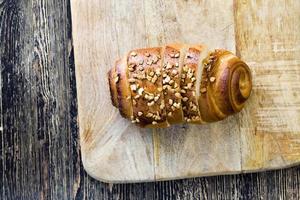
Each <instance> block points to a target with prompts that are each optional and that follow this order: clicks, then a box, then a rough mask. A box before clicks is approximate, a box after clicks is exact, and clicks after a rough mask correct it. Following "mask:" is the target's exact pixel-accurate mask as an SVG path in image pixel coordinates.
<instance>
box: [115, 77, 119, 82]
mask: <svg viewBox="0 0 300 200" xmlns="http://www.w3.org/2000/svg"><path fill="white" fill-rule="evenodd" d="M119 80H120V78H119V76H118V75H117V76H116V77H115V83H118V82H119Z"/></svg>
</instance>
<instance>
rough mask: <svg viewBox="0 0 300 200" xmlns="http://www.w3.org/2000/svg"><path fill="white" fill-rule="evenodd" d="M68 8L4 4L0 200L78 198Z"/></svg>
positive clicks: (0, 9) (0, 13)
mask: <svg viewBox="0 0 300 200" xmlns="http://www.w3.org/2000/svg"><path fill="white" fill-rule="evenodd" d="M69 10H70V8H69V3H68V1H59V2H57V1H43V0H42V1H40V0H32V1H0V25H1V27H0V30H1V31H0V38H1V41H0V46H1V48H0V51H1V52H0V57H1V63H0V67H1V76H2V78H1V80H2V81H1V82H2V87H1V91H2V108H3V109H2V114H1V116H2V117H3V129H4V131H3V132H2V131H1V137H0V138H1V151H0V152H1V153H0V154H1V156H0V160H1V162H0V166H1V167H0V168H1V172H0V174H1V179H0V180H1V184H0V185H1V186H0V188H1V196H2V197H4V198H1V199H67V198H72V197H74V196H75V195H76V191H77V184H78V181H79V171H78V170H80V168H78V166H79V159H80V157H79V154H78V153H79V150H78V149H79V146H78V145H77V142H76V140H74V138H75V139H76V133H77V132H76V118H73V117H76V113H74V111H71V109H74V104H71V99H74V98H75V94H76V93H73V92H70V89H71V81H75V79H74V76H72V73H73V71H74V64H73V61H72V60H73V54H72V52H71V50H72V40H71V24H70V15H69V14H70V12H69ZM73 91H75V90H73ZM75 106H76V105H75ZM74 114H75V115H74ZM74 127H75V132H74V133H72V132H71V131H72V130H73V131H74ZM72 134H74V135H72Z"/></svg>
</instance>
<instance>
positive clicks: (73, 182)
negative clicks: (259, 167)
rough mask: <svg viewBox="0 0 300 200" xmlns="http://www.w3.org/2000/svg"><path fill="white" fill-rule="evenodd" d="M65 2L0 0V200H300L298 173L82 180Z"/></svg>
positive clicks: (69, 18) (72, 66) (72, 58)
mask: <svg viewBox="0 0 300 200" xmlns="http://www.w3.org/2000/svg"><path fill="white" fill-rule="evenodd" d="M69 4H70V3H69V1H67V0H63V1H55V0H48V1H46V0H30V1H17V0H0V71H1V76H0V88H1V90H0V102H1V103H0V113H1V117H0V127H2V126H3V131H2V130H1V129H0V199H295V200H297V199H300V167H294V168H290V169H286V170H276V171H270V172H261V173H254V174H243V175H231V176H217V177H207V178H194V179H186V180H177V181H165V182H156V183H139V184H117V185H113V186H112V187H111V186H109V185H108V184H105V183H101V182H98V181H96V180H94V179H92V178H90V177H89V176H87V174H86V173H85V172H84V170H83V167H82V164H81V161H80V154H79V144H78V127H77V104H76V89H75V88H76V87H75V84H76V83H75V75H74V69H75V68H74V57H73V51H72V40H71V25H70V24H71V23H70V20H71V17H70V6H69ZM2 122H3V123H2Z"/></svg>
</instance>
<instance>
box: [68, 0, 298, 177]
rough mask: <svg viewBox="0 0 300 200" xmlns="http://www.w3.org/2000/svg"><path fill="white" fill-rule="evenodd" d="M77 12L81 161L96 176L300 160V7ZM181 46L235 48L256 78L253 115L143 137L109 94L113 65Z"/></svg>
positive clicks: (170, 5) (251, 167)
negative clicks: (143, 50) (144, 51)
mask: <svg viewBox="0 0 300 200" xmlns="http://www.w3.org/2000/svg"><path fill="white" fill-rule="evenodd" d="M72 8H73V14H72V16H73V25H74V26H73V33H74V35H73V36H74V45H75V46H74V47H75V57H76V60H75V62H76V77H77V91H78V108H79V125H80V135H81V146H82V156H83V163H84V166H85V169H86V170H87V171H88V173H89V174H90V175H91V176H93V177H95V178H97V179H99V180H103V181H108V182H135V181H151V180H168V179H178V178H187V177H195V176H208V175H215V174H230V173H238V172H242V171H244V172H248V171H255V170H266V169H272V168H281V167H287V166H289V165H292V164H297V163H298V162H299V158H300V156H299V151H298V149H299V147H300V146H299V145H300V143H299V141H300V140H299V136H300V135H299V130H300V125H299V124H300V123H299V122H300V121H299V120H300V118H299V116H300V115H299V111H300V110H299V105H300V102H299V98H298V97H297V93H298V92H299V88H300V87H299V60H297V59H298V58H299V44H300V40H299V37H300V36H299V35H300V28H299V25H298V23H297V22H298V21H297V20H298V19H299V12H298V10H299V3H297V4H292V3H291V1H282V2H280V1H279V2H277V3H276V4H272V3H271V1H263V2H260V1H257V2H243V1H239V2H233V1H218V2H215V1H214V2H211V1H182V0H176V1H171V0H167V1H164V2H162V1H159V0H155V1H133V2H131V1H122V2H121V3H120V2H119V1H110V2H107V1H105V2H104V1H102V0H94V1H92V2H89V3H86V2H85V1H82V0H77V1H73V2H72ZM212 10H213V11H214V12H210V11H212ZM287 10H289V14H288V15H286V14H285V13H286V12H287ZM215 13H218V15H216V14H215ZM220 18H221V19H222V20H220ZM273 19H275V20H276V23H273V21H272V20H273ZM282 30H284V31H282ZM174 42H185V43H196V44H197V43H205V44H208V45H209V46H211V47H214V48H218V47H221V48H226V49H228V50H231V51H233V52H235V50H236V49H237V53H238V54H240V55H241V56H242V57H243V59H245V60H246V62H248V63H249V65H250V66H251V70H252V71H253V77H254V89H253V94H252V97H251V99H250V100H249V103H248V104H247V105H246V107H247V108H246V109H245V110H244V111H243V112H242V113H240V114H237V115H235V116H233V117H229V118H228V119H226V120H224V121H222V122H218V123H212V124H209V125H204V126H193V125H188V126H187V125H177V126H174V127H170V128H166V129H153V130H151V129H139V128H137V127H135V126H134V125H130V124H129V123H128V121H126V120H124V119H122V118H121V116H120V115H119V114H118V111H117V110H116V109H115V108H113V106H112V105H111V101H110V97H109V95H108V94H109V92H108V86H107V85H108V84H107V78H106V73H107V71H108V70H109V68H110V67H111V66H112V65H113V64H114V60H115V59H117V58H119V57H121V56H122V55H124V54H125V53H127V52H128V51H129V50H130V49H135V48H139V47H145V46H148V47H151V46H160V45H165V44H167V43H174ZM283 72H284V73H283ZM275 82H276V83H277V84H274V83H275ZM291 118H293V121H291V120H289V119H291ZM151 132H152V135H151Z"/></svg>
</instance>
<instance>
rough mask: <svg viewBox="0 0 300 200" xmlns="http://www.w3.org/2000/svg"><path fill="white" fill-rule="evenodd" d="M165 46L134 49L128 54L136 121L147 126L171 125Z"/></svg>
mask: <svg viewBox="0 0 300 200" xmlns="http://www.w3.org/2000/svg"><path fill="white" fill-rule="evenodd" d="M162 51H163V48H160V47H157V48H148V49H138V50H134V51H131V52H130V53H129V55H128V71H129V82H130V88H131V96H132V105H133V117H132V118H131V120H132V122H133V123H137V124H139V125H141V126H143V127H145V126H146V127H166V126H168V123H167V118H166V112H165V102H164V96H163V92H162V71H161V66H162Z"/></svg>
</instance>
